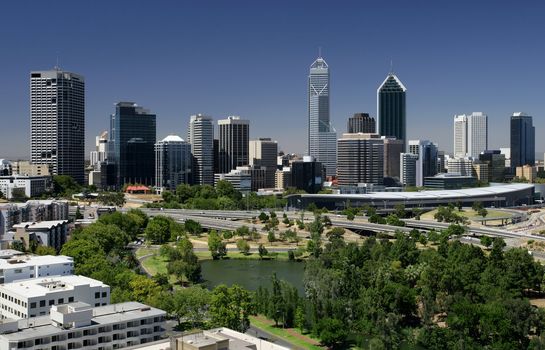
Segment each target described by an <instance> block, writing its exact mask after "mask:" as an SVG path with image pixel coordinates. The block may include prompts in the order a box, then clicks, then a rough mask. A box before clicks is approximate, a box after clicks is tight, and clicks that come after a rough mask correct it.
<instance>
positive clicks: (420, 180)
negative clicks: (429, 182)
mask: <svg viewBox="0 0 545 350" xmlns="http://www.w3.org/2000/svg"><path fill="white" fill-rule="evenodd" d="M409 153H412V154H415V155H417V156H418V160H417V161H416V186H418V187H422V186H424V178H425V177H430V176H435V174H437V168H438V166H437V163H438V161H437V160H438V150H437V145H436V144H434V143H433V142H431V141H428V140H410V141H409Z"/></svg>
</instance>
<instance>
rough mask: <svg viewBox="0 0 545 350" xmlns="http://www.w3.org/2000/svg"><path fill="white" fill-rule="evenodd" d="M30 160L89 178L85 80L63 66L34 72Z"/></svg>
mask: <svg viewBox="0 0 545 350" xmlns="http://www.w3.org/2000/svg"><path fill="white" fill-rule="evenodd" d="M30 161H31V162H32V163H34V164H48V165H49V166H50V167H51V173H52V174H53V175H69V176H71V177H73V178H74V180H76V181H77V182H79V183H80V184H83V182H84V180H85V174H84V170H85V80H84V78H83V76H81V75H78V74H75V73H70V72H65V71H62V70H59V69H54V70H49V71H34V72H31V73H30Z"/></svg>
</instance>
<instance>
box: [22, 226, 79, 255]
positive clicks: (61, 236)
mask: <svg viewBox="0 0 545 350" xmlns="http://www.w3.org/2000/svg"><path fill="white" fill-rule="evenodd" d="M13 228H14V229H15V235H14V236H13V239H14V240H19V241H21V242H23V245H24V247H25V249H30V247H31V245H32V242H34V243H35V244H37V245H42V246H45V247H52V248H54V249H55V250H56V251H57V252H59V251H60V250H61V248H62V246H63V245H64V243H66V241H67V238H68V220H53V221H40V222H30V221H29V222H21V223H19V224H15V225H13Z"/></svg>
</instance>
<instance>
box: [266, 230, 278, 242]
mask: <svg viewBox="0 0 545 350" xmlns="http://www.w3.org/2000/svg"><path fill="white" fill-rule="evenodd" d="M267 240H268V241H269V243H273V242H276V235H275V234H274V231H272V230H271V231H269V233H268V234H267Z"/></svg>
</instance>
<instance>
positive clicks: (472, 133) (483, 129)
mask: <svg viewBox="0 0 545 350" xmlns="http://www.w3.org/2000/svg"><path fill="white" fill-rule="evenodd" d="M487 149H488V116H487V115H486V114H484V113H482V112H473V113H471V114H470V115H465V114H462V115H457V116H454V157H456V158H464V157H473V158H478V157H479V154H481V153H482V152H484V151H486V150H487Z"/></svg>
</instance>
